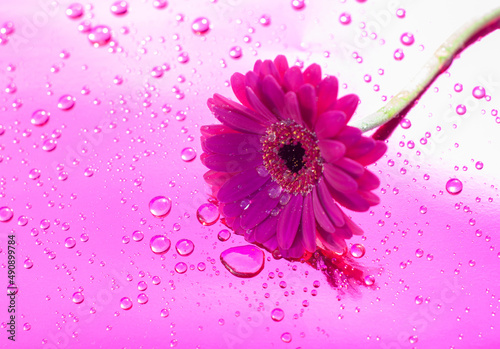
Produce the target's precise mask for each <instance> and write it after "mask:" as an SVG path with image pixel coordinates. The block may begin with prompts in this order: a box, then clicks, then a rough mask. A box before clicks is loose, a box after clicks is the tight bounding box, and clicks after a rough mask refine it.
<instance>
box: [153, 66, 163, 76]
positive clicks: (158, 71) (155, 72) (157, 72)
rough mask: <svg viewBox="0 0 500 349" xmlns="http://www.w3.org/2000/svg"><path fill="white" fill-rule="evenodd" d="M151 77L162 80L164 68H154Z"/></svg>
mask: <svg viewBox="0 0 500 349" xmlns="http://www.w3.org/2000/svg"><path fill="white" fill-rule="evenodd" d="M151 76H152V77H153V78H157V79H159V78H161V77H162V76H163V68H162V67H160V66H156V67H153V69H151Z"/></svg>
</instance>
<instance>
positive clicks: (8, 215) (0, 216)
mask: <svg viewBox="0 0 500 349" xmlns="http://www.w3.org/2000/svg"><path fill="white" fill-rule="evenodd" d="M12 217H14V211H13V210H12V209H11V208H10V207H7V206H3V207H0V222H8V221H10V220H11V219H12Z"/></svg>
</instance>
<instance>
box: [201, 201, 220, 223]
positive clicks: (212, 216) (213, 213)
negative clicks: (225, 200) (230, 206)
mask: <svg viewBox="0 0 500 349" xmlns="http://www.w3.org/2000/svg"><path fill="white" fill-rule="evenodd" d="M219 215H220V214H219V209H218V207H217V206H215V205H214V204H211V203H206V204H203V205H201V206H200V207H198V210H197V211H196V218H198V222H200V223H201V224H203V225H205V226H208V225H213V224H215V223H216V222H217V220H218V219H219Z"/></svg>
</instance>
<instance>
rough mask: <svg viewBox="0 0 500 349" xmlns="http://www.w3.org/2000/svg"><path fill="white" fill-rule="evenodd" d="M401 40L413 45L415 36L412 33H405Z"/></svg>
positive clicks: (403, 42) (407, 44) (405, 43)
mask: <svg viewBox="0 0 500 349" xmlns="http://www.w3.org/2000/svg"><path fill="white" fill-rule="evenodd" d="M400 40H401V43H402V44H403V45H405V46H411V45H413V43H414V42H415V38H414V37H413V34H412V33H403V35H401V38H400Z"/></svg>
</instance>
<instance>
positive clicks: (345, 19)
mask: <svg viewBox="0 0 500 349" xmlns="http://www.w3.org/2000/svg"><path fill="white" fill-rule="evenodd" d="M339 22H340V24H343V25H348V24H349V23H351V15H350V14H349V13H347V12H344V13H342V14H341V15H340V17H339Z"/></svg>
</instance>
